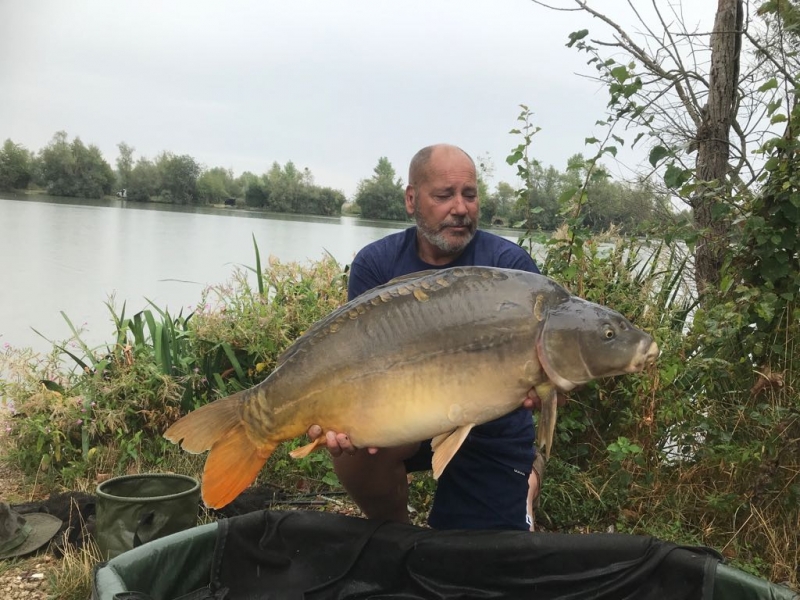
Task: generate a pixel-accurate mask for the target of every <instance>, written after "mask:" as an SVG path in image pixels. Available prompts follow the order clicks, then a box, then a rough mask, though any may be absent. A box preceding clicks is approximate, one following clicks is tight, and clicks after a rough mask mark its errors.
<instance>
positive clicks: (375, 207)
mask: <svg viewBox="0 0 800 600" xmlns="http://www.w3.org/2000/svg"><path fill="white" fill-rule="evenodd" d="M355 201H356V204H358V206H359V207H360V208H361V215H362V216H363V217H364V218H366V219H388V220H391V221H404V220H405V219H406V216H407V215H406V207H405V191H404V188H403V182H402V180H401V179H400V178H396V173H395V170H394V167H392V164H391V163H390V162H389V159H387V158H386V157H385V156H384V157H381V158H380V159H379V160H378V164H377V166H376V167H375V174H374V175H373V176H372V177H370V178H369V179H362V180H361V182H360V183H359V184H358V191H357V192H356V198H355Z"/></svg>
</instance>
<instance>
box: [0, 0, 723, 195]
mask: <svg viewBox="0 0 800 600" xmlns="http://www.w3.org/2000/svg"><path fill="white" fill-rule="evenodd" d="M559 1H560V5H561V6H569V4H567V3H566V2H565V1H564V0H559ZM595 4H596V5H598V6H602V7H603V8H604V10H607V12H608V13H609V14H610V15H614V14H615V12H616V15H620V16H619V17H618V18H620V19H621V20H622V21H623V22H624V19H625V17H624V14H627V11H626V9H625V2H622V1H621V0H604V1H603V2H596V3H595ZM688 4H691V5H692V10H693V11H695V12H696V13H697V15H699V16H700V17H703V18H708V19H709V20H710V19H713V14H714V11H715V8H716V3H715V2H713V0H699V1H693V2H691V3H688ZM584 27H588V28H590V31H591V32H592V33H593V34H594V33H596V34H600V33H601V32H603V33H604V34H606V30H604V29H603V28H602V27H601V26H600V25H599V24H598V23H597V22H596V21H592V20H591V19H589V18H588V17H587V16H585V15H583V14H581V13H574V12H571V13H557V12H552V11H549V10H546V9H544V8H542V7H540V6H537V5H535V4H533V3H532V2H530V1H529V0H327V1H326V0H293V1H289V0H284V1H276V0H264V1H261V2H256V1H249V2H245V1H240V0H227V1H224V2H223V1H221V0H218V1H210V0H172V1H164V0H135V1H134V0H119V1H114V0H0V141H2V140H3V139H6V138H11V139H12V140H14V141H15V142H18V143H22V144H24V145H25V146H27V147H28V148H29V149H32V150H38V149H40V148H41V147H43V146H44V145H46V144H47V143H48V141H49V140H50V138H51V137H52V135H53V133H55V132H56V131H58V130H66V131H67V133H68V134H69V135H70V137H73V136H75V135H79V136H80V137H81V139H82V140H83V141H84V142H86V143H94V144H97V145H98V146H99V147H100V149H101V150H102V152H103V154H104V156H105V157H106V159H107V160H108V161H109V162H111V163H112V165H113V163H114V160H115V159H116V157H117V148H116V144H117V143H118V142H120V141H125V142H127V143H128V144H130V145H132V146H134V147H135V148H136V154H135V155H136V157H139V156H142V155H144V156H147V157H149V158H153V157H154V156H155V155H156V154H158V153H159V152H160V151H162V150H169V151H171V152H175V153H178V154H184V153H186V154H190V155H192V156H193V157H195V158H196V159H197V160H198V161H199V162H200V163H202V164H203V165H205V166H207V167H215V166H223V167H230V168H232V169H233V170H234V172H235V173H236V174H237V175H238V174H239V173H241V172H242V171H244V170H249V171H253V172H255V173H259V174H260V173H263V172H264V171H266V170H267V169H268V168H269V165H270V164H271V163H272V162H273V161H276V160H277V161H279V162H280V163H284V162H286V161H288V160H293V161H294V162H295V164H296V165H297V166H298V167H300V168H303V167H308V168H309V169H310V170H311V171H312V173H313V174H314V176H315V180H316V183H318V184H320V185H330V186H332V187H336V188H339V189H341V190H343V191H344V192H345V193H346V194H347V195H348V196H350V195H352V194H353V193H354V191H355V189H356V185H357V183H358V181H359V180H360V179H361V178H364V177H367V176H369V175H371V173H372V169H373V168H374V166H375V165H376V163H377V161H378V158H379V157H380V156H388V158H389V160H390V161H391V162H392V164H393V165H394V166H395V168H396V169H397V171H398V174H399V175H401V176H402V177H403V179H404V180H405V178H406V168H407V163H408V160H409V159H410V157H411V156H412V155H413V153H414V152H415V151H416V150H417V149H419V148H420V147H422V146H424V145H427V144H429V143H433V142H439V141H447V142H451V143H455V144H458V145H460V146H462V147H463V148H464V149H466V150H467V151H468V152H470V153H471V154H472V155H473V156H477V155H487V154H488V155H489V156H490V157H491V159H492V161H493V163H494V165H495V167H496V172H495V178H494V180H495V182H496V181H498V180H507V181H511V180H513V177H514V175H513V170H512V169H511V168H510V167H508V166H507V165H505V157H506V156H507V154H508V153H509V151H510V149H511V148H512V147H513V146H514V145H515V144H516V143H518V142H517V140H516V139H515V138H513V137H512V136H510V135H509V134H508V131H509V130H510V129H511V128H512V127H515V126H516V124H517V123H516V117H517V115H518V113H519V107H518V105H519V104H521V103H522V104H527V105H528V106H529V107H530V108H531V109H532V110H533V111H534V113H535V115H534V122H535V124H536V125H538V126H541V127H542V128H543V130H542V131H541V132H540V133H539V134H537V135H536V136H535V138H534V149H533V154H534V156H535V157H536V158H538V159H540V160H541V161H542V162H544V163H545V164H554V165H555V166H557V167H559V168H563V167H564V166H565V164H566V159H567V158H568V157H569V156H570V155H571V154H573V153H575V152H577V151H582V150H583V149H584V138H586V137H588V136H590V135H592V134H593V133H595V132H596V130H597V128H596V127H595V125H594V123H595V121H596V120H598V119H601V118H603V110H604V106H605V103H606V100H607V95H606V92H605V90H603V89H601V88H600V87H599V86H598V85H597V84H595V83H593V82H591V81H589V80H587V79H585V78H581V77H579V76H577V75H576V74H575V73H576V72H580V73H584V74H587V73H590V72H591V71H590V68H589V67H587V66H586V64H585V63H586V60H587V56H586V55H583V54H579V53H578V52H577V51H575V50H574V49H569V48H566V47H565V43H566V41H567V39H568V38H567V36H568V34H569V33H570V32H572V31H575V30H577V29H581V28H584ZM606 37H607V35H606ZM622 158H623V160H626V161H628V162H630V160H631V157H630V155H628V154H623V155H622Z"/></svg>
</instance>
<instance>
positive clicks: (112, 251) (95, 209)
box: [0, 194, 515, 351]
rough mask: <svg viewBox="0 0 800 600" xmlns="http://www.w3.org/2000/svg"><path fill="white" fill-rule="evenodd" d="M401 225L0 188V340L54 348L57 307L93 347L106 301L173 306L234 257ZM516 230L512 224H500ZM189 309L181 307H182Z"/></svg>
mask: <svg viewBox="0 0 800 600" xmlns="http://www.w3.org/2000/svg"><path fill="white" fill-rule="evenodd" d="M402 227H403V225H402V224H397V223H394V224H390V225H387V224H381V223H375V222H365V221H361V220H359V219H356V218H353V217H341V218H339V217H335V218H327V217H319V218H315V217H297V216H292V217H288V216H286V217H284V216H282V215H270V216H269V217H268V218H265V217H264V216H261V215H252V214H246V213H244V212H243V211H233V210H227V211H226V210H222V209H213V208H202V209H197V208H191V209H184V210H181V209H180V208H175V207H161V206H158V205H156V206H155V207H154V206H152V205H149V206H147V207H142V205H136V204H132V203H130V202H124V201H110V202H109V201H97V202H93V201H90V200H69V199H61V198H58V199H56V198H48V197H41V198H35V199H28V198H26V199H24V200H22V199H19V198H16V197H14V196H13V195H7V194H6V195H3V196H0V273H2V279H0V346H1V345H3V344H10V345H11V346H15V347H28V346H29V347H32V348H34V349H35V350H38V351H47V350H49V349H50V348H51V346H50V344H48V343H47V342H46V341H45V340H44V339H42V338H41V337H40V336H38V335H37V334H36V333H35V332H34V331H33V329H32V328H35V329H36V330H37V331H39V332H40V333H42V334H43V335H45V336H46V337H48V338H49V339H53V340H59V341H61V340H64V339H66V338H68V337H69V336H70V331H69V327H68V326H67V324H66V322H65V321H64V319H63V318H62V316H61V314H60V311H64V312H65V313H66V314H67V316H69V318H70V319H71V320H72V322H73V323H74V324H75V325H76V326H83V328H84V330H85V334H84V336H83V338H84V340H85V341H86V342H87V343H88V344H89V345H90V346H94V345H97V344H101V343H104V342H107V341H109V340H110V339H111V333H112V331H113V325H112V322H111V317H110V313H109V311H108V309H107V307H106V306H105V304H104V302H106V301H108V300H109V299H110V298H112V297H113V299H114V303H115V305H116V306H117V307H118V308H120V307H121V306H122V303H123V302H127V308H126V314H127V315H132V314H133V313H135V312H137V311H139V310H141V309H143V308H147V307H148V305H147V301H146V300H145V298H148V299H150V300H152V301H153V302H154V303H155V304H156V305H157V306H159V307H161V308H163V307H168V308H169V309H170V311H171V312H174V313H177V312H178V310H180V309H181V308H184V309H190V308H191V307H192V306H193V305H194V304H195V303H197V302H198V301H199V300H200V294H201V292H202V290H203V288H204V287H205V286H207V285H210V284H217V283H223V282H225V281H226V280H228V279H229V278H230V276H231V275H232V273H233V271H234V268H235V266H236V265H248V266H254V265H255V254H254V251H253V242H252V236H253V235H255V238H256V241H257V242H258V246H259V250H260V253H261V257H262V261H265V260H266V258H267V257H268V256H270V255H272V256H276V257H277V258H279V259H281V260H282V261H307V260H317V259H320V258H322V257H323V256H324V253H325V252H329V253H330V254H332V255H333V256H334V257H335V258H336V259H337V260H338V261H339V262H340V263H342V264H344V263H347V262H350V260H352V258H353V256H354V255H355V253H356V252H357V251H358V250H359V249H360V248H361V247H362V246H364V245H365V244H367V243H369V242H371V241H373V240H376V239H379V238H381V237H383V236H385V235H387V234H389V233H392V232H393V231H399V230H400V229H401V228H402ZM499 233H501V234H505V235H507V236H508V237H509V238H510V239H515V237H514V234H513V232H499ZM184 312H186V310H184Z"/></svg>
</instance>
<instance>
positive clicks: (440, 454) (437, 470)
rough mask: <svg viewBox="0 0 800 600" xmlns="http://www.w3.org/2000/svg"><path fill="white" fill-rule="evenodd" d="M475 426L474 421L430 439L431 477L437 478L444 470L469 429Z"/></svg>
mask: <svg viewBox="0 0 800 600" xmlns="http://www.w3.org/2000/svg"><path fill="white" fill-rule="evenodd" d="M474 426H475V423H470V424H469V425H462V426H461V427H458V428H457V429H454V430H453V431H451V432H449V433H442V434H440V435H437V436H436V437H435V438H433V440H431V448H432V449H433V460H432V461H431V462H432V463H433V478H434V479H439V476H440V475H441V474H442V472H443V471H444V468H445V467H446V466H447V465H448V463H449V462H450V460H451V459H452V458H453V456H455V454H456V452H458V449H459V448H461V444H463V443H464V440H465V439H467V435H468V434H469V432H470V430H471V429H472V428H473V427H474Z"/></svg>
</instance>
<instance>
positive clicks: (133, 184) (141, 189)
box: [128, 158, 161, 202]
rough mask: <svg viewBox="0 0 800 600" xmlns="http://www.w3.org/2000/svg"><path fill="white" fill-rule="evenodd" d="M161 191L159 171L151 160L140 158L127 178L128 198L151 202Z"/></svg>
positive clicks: (135, 200)
mask: <svg viewBox="0 0 800 600" xmlns="http://www.w3.org/2000/svg"><path fill="white" fill-rule="evenodd" d="M160 191H161V173H160V171H159V170H158V167H157V166H156V165H155V163H153V161H151V160H148V159H146V158H140V159H139V160H138V161H136V166H135V167H134V168H133V170H132V171H131V174H130V177H129V179H128V199H129V200H133V201H134V202H151V201H153V200H155V199H156V197H157V196H158V194H159V192H160Z"/></svg>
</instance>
